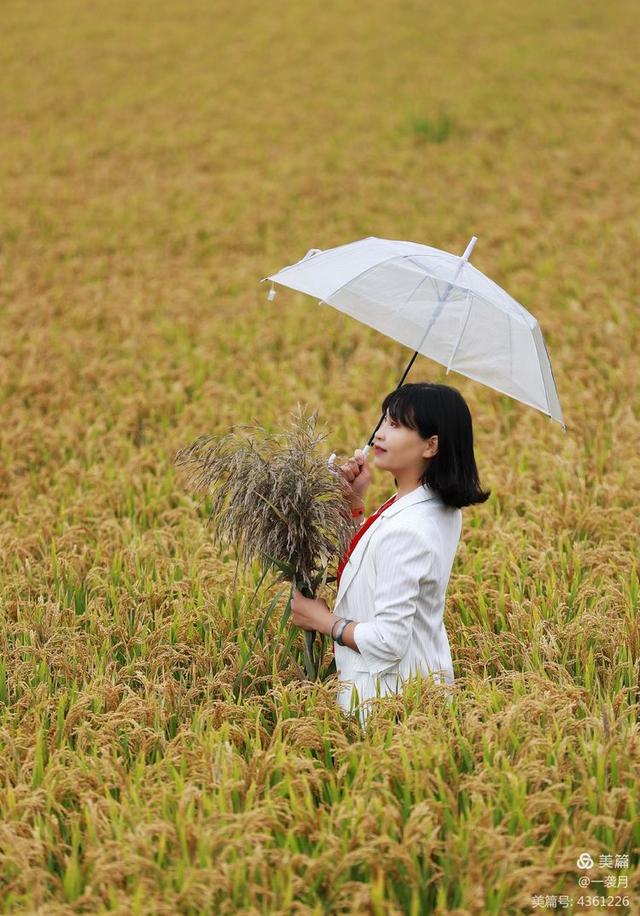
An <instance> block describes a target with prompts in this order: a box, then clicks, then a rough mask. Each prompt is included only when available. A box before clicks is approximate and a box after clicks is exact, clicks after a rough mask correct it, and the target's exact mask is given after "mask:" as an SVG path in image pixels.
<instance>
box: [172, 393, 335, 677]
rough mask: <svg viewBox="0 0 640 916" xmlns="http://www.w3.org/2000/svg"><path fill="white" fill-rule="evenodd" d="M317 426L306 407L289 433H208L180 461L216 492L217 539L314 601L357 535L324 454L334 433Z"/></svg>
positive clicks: (314, 666)
mask: <svg viewBox="0 0 640 916" xmlns="http://www.w3.org/2000/svg"><path fill="white" fill-rule="evenodd" d="M316 423H317V411H315V412H314V413H312V414H311V415H310V416H307V415H305V411H304V409H303V408H302V406H301V405H300V404H298V405H297V407H296V408H295V410H294V411H293V414H292V420H291V423H290V426H289V428H288V429H287V430H286V431H285V432H284V433H281V434H274V435H270V434H269V433H267V432H266V430H264V429H263V428H262V427H260V426H237V427H234V428H233V430H232V431H231V432H229V433H227V434H226V435H224V436H222V437H220V438H217V439H216V438H214V437H212V436H200V437H199V438H198V439H196V441H195V442H194V443H193V444H192V445H191V446H189V447H187V448H184V449H181V450H180V451H179V452H178V453H177V455H176V458H175V462H176V464H177V465H178V466H180V467H184V468H186V469H187V472H188V480H189V482H190V483H191V485H192V486H193V487H194V489H195V490H196V491H206V492H207V493H208V494H209V495H210V499H211V510H210V515H209V519H210V522H211V523H212V529H213V535H214V539H215V541H216V542H217V543H219V544H221V545H228V546H232V547H235V549H236V550H237V552H238V558H239V560H240V562H241V563H243V564H244V565H245V566H248V565H249V564H251V563H252V562H253V561H254V560H258V561H259V562H260V564H261V566H262V569H263V575H264V574H266V573H267V571H268V570H269V569H270V568H274V567H275V568H276V569H278V570H279V571H280V574H281V575H280V576H279V577H278V580H277V581H283V580H285V579H287V580H291V581H292V582H295V585H296V587H297V588H299V589H300V591H301V592H302V593H303V594H304V595H306V596H307V597H314V596H315V592H316V590H317V588H318V586H319V585H320V583H321V582H323V581H324V582H326V581H330V578H329V577H328V575H327V573H328V567H329V564H330V563H331V561H333V560H334V559H336V558H340V557H341V556H342V554H343V553H344V551H345V549H346V548H347V546H348V544H349V540H350V538H351V536H352V535H353V527H352V520H351V513H350V510H349V503H348V500H347V488H346V484H345V480H344V477H343V476H342V473H341V471H340V470H339V468H337V467H335V468H334V467H333V466H331V465H329V464H328V462H327V459H326V457H325V455H324V454H321V452H320V450H319V448H318V446H319V444H320V443H321V442H322V441H323V440H324V439H326V434H319V433H317V432H316ZM290 600H291V599H290ZM290 600H289V603H288V604H287V608H286V610H285V614H286V615H287V616H288V615H289V614H290ZM315 635H316V634H315V633H314V632H311V631H306V630H305V631H304V636H305V639H304V662H305V669H306V673H307V676H308V677H310V678H311V679H313V680H315V679H316V678H317V675H318V670H319V665H320V661H321V658H322V652H323V649H324V646H323V638H320V640H319V642H320V648H319V651H318V652H317V653H316V654H315V655H314V637H315Z"/></svg>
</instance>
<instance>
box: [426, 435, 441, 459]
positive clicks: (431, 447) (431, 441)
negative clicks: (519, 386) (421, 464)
mask: <svg viewBox="0 0 640 916" xmlns="http://www.w3.org/2000/svg"><path fill="white" fill-rule="evenodd" d="M437 452H438V437H437V435H436V436H430V437H429V438H428V439H427V444H426V445H425V447H424V451H423V452H422V457H423V458H433V457H434V455H436V454H437Z"/></svg>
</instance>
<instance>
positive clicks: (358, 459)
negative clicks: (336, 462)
mask: <svg viewBox="0 0 640 916" xmlns="http://www.w3.org/2000/svg"><path fill="white" fill-rule="evenodd" d="M340 470H341V471H342V474H343V478H344V480H345V482H346V485H347V498H348V500H349V502H350V503H351V505H352V506H356V505H357V506H360V505H362V503H363V502H364V494H365V493H366V491H367V489H368V487H369V484H370V483H371V471H370V470H369V465H368V463H367V459H366V457H365V454H364V452H363V451H362V449H361V448H357V449H356V450H355V452H354V453H353V458H349V459H348V460H347V461H345V462H344V464H341V465H340Z"/></svg>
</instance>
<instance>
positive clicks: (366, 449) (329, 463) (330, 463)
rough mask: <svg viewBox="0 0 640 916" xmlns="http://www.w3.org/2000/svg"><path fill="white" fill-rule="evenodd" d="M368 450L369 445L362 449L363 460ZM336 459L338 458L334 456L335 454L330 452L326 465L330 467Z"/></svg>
mask: <svg viewBox="0 0 640 916" xmlns="http://www.w3.org/2000/svg"><path fill="white" fill-rule="evenodd" d="M370 448H371V446H370V445H365V446H364V448H363V449H362V453H363V455H364V457H365V458H366V457H367V452H368V451H369V449H370ZM337 457H338V456H337V455H336V453H335V452H331V454H330V455H329V460H328V461H327V464H328V465H329V466H331V465H332V464H333V463H334V461H335V460H336V458H337Z"/></svg>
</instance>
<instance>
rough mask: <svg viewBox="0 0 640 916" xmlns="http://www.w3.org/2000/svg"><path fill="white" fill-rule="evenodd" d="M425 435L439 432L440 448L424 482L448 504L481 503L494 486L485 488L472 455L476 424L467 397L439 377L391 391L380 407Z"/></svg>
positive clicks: (430, 461) (461, 505) (433, 434)
mask: <svg viewBox="0 0 640 916" xmlns="http://www.w3.org/2000/svg"><path fill="white" fill-rule="evenodd" d="M387 411H388V412H389V416H390V417H391V418H392V419H393V420H395V421H396V423H400V424H401V425H402V426H406V427H408V428H409V429H415V430H417V432H418V433H419V435H421V436H422V438H423V439H428V438H429V437H430V436H436V435H437V437H438V451H437V452H436V454H435V455H434V456H433V458H431V459H430V460H429V464H428V466H427V469H426V470H425V472H424V474H423V475H422V478H421V483H422V484H423V485H424V484H426V485H427V486H429V487H431V488H432V489H433V490H435V491H436V492H437V494H438V495H439V496H440V498H441V499H442V501H443V502H444V504H445V505H446V506H454V507H455V508H457V509H461V508H462V507H463V506H471V505H473V504H474V503H483V502H485V501H486V500H487V499H488V498H489V495H490V494H491V490H486V491H485V490H482V489H481V488H480V480H479V478H478V468H477V467H476V459H475V457H474V454H473V425H472V422H471V413H470V411H469V408H468V407H467V402H466V401H465V399H464V398H463V397H462V395H461V394H460V392H459V391H457V390H456V389H455V388H451V387H449V385H438V384H436V383H435V382H434V383H431V382H415V383H412V384H407V385H401V386H400V387H399V388H396V389H395V390H394V391H391V392H390V393H389V394H388V395H387V396H386V398H385V399H384V401H383V402H382V412H383V414H386V413H387Z"/></svg>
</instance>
